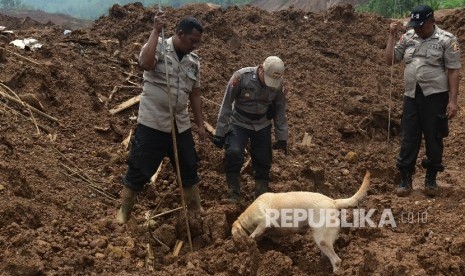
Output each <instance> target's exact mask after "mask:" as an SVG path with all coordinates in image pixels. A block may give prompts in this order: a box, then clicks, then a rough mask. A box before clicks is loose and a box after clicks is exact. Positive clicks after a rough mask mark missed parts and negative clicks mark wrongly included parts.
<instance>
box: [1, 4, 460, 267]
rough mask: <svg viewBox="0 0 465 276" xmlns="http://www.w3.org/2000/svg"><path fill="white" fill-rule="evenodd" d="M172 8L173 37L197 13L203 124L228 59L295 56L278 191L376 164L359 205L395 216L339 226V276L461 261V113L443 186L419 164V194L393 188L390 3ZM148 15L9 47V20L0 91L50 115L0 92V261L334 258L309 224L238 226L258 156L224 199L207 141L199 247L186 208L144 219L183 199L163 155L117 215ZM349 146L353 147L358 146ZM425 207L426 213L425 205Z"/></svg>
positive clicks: (338, 184) (247, 61) (325, 188)
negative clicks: (236, 237) (121, 217)
mask: <svg viewBox="0 0 465 276" xmlns="http://www.w3.org/2000/svg"><path fill="white" fill-rule="evenodd" d="M165 13H166V17H167V19H168V22H169V23H168V26H167V36H168V35H171V34H172V32H173V29H174V24H175V23H176V22H177V21H178V20H179V19H180V18H182V17H184V16H186V15H193V16H196V17H198V18H199V19H200V20H201V21H202V22H203V24H204V27H205V33H204V36H203V43H202V45H201V47H200V49H198V51H197V52H198V54H199V56H200V57H201V58H202V67H201V70H202V71H201V75H202V86H203V93H204V97H205V100H204V111H205V120H206V121H207V122H209V123H210V124H213V125H214V124H215V123H216V118H217V114H218V111H219V103H221V100H222V97H223V91H224V88H225V86H226V83H227V81H228V80H229V77H230V76H231V74H232V73H233V72H234V71H235V70H237V69H239V68H241V67H244V66H251V65H257V64H259V63H260V62H262V60H263V59H264V58H265V57H267V56H268V55H278V56H280V57H281V58H282V59H283V60H284V62H285V64H286V73H285V74H286V90H287V91H288V92H287V93H288V100H289V107H288V119H289V125H290V138H289V147H290V149H289V151H290V154H289V155H288V156H284V155H282V153H280V152H277V151H276V152H274V164H273V168H272V175H271V176H272V184H271V190H272V191H274V192H285V191H291V190H306V191H317V192H322V193H324V194H326V195H328V196H331V197H334V198H341V197H347V196H350V195H352V194H353V193H354V192H355V191H356V190H357V188H358V187H359V185H360V183H361V179H362V177H363V175H364V172H365V170H367V169H369V170H370V171H371V172H372V177H373V180H372V182H373V185H372V187H371V189H370V191H369V196H368V198H367V199H366V200H365V202H363V203H362V204H361V207H363V208H374V209H376V210H378V211H377V213H375V214H374V215H373V220H374V221H379V218H380V215H381V214H380V212H381V211H382V210H384V209H391V210H392V212H393V215H394V217H395V219H396V222H397V227H396V228H391V227H384V228H343V230H342V231H341V234H340V236H339V238H338V240H337V241H336V245H335V246H336V252H337V253H338V255H339V256H340V257H341V259H342V260H343V263H342V268H341V272H340V274H341V275H345V274H361V275H365V274H393V275H398V274H414V275H425V274H432V275H437V274H446V275H461V274H463V273H465V259H464V257H463V256H464V254H463V252H464V250H465V243H464V240H463V238H462V236H463V231H464V229H463V223H462V222H463V216H462V215H461V212H451V210H460V209H461V208H463V207H464V204H465V201H464V200H463V199H462V194H463V192H464V191H465V185H464V183H463V179H462V177H461V175H460V173H459V172H460V171H461V169H460V167H463V165H464V162H465V160H464V159H463V158H462V157H461V155H460V153H461V152H463V151H464V146H463V142H462V141H463V139H464V138H465V137H464V136H465V133H464V129H465V128H464V127H463V112H461V111H460V112H459V115H458V118H457V119H454V121H452V125H451V134H450V137H449V138H447V140H446V141H445V142H446V154H445V163H446V166H447V169H446V171H445V173H442V174H441V175H440V176H439V184H440V186H441V189H442V194H441V196H440V197H438V198H436V199H429V198H425V197H424V196H423V194H422V193H421V189H422V187H421V186H422V174H424V171H423V169H422V168H421V167H420V166H418V167H417V172H418V173H419V174H418V176H416V178H415V181H414V186H415V187H414V188H415V190H414V192H413V195H412V196H411V197H410V198H407V199H400V198H397V197H396V196H395V195H393V192H392V191H393V189H394V185H395V175H396V169H395V166H394V163H395V156H396V154H397V152H398V141H397V139H398V130H399V123H400V114H401V99H402V96H401V91H402V90H403V84H402V83H403V81H402V65H399V66H395V67H394V71H393V74H394V78H393V80H392V104H391V120H392V121H391V131H390V134H391V137H390V139H391V142H390V143H389V144H388V143H387V142H386V141H387V127H388V114H389V112H388V111H389V107H390V104H389V95H390V92H391V91H390V86H391V78H390V72H391V71H390V67H388V66H386V65H384V62H383V61H384V58H383V53H384V47H385V43H386V38H387V35H388V25H389V20H388V19H385V18H381V17H378V16H374V15H371V14H369V15H367V14H356V13H354V12H353V9H352V7H351V6H339V7H334V8H333V9H331V10H330V11H328V12H327V13H324V14H313V13H306V12H304V11H297V10H294V9H290V10H282V11H279V12H274V13H269V12H266V11H263V10H260V9H257V8H254V7H250V6H247V7H244V8H241V9H240V8H237V7H230V8H227V9H209V8H207V7H206V6H205V5H190V6H186V7H183V8H181V9H177V10H175V9H170V8H167V9H166V10H165ZM463 13H464V11H463V10H460V11H457V13H455V14H452V15H451V16H450V17H447V18H445V19H444V21H443V22H442V24H444V26H447V27H448V30H449V31H451V32H453V33H456V34H457V33H459V32H463V29H462V28H463V24H461V23H457V22H460V21H461V20H462V19H463V18H464V16H463ZM153 14H154V10H152V9H148V8H144V7H142V6H141V5H140V4H131V5H126V6H118V5H115V6H113V7H112V9H111V10H110V13H109V16H107V17H101V18H100V19H98V20H97V21H95V22H94V24H93V25H92V26H91V27H89V28H83V29H78V30H75V31H73V32H72V33H71V34H69V35H64V34H63V31H62V28H61V27H59V26H55V25H33V26H29V27H28V28H24V29H23V28H18V29H21V30H20V31H19V32H17V33H16V34H15V37H14V38H24V37H30V36H32V37H35V38H37V39H38V40H39V41H40V42H41V43H43V47H42V49H40V50H36V51H23V50H19V49H14V48H13V46H12V45H9V44H8V42H9V41H10V39H13V37H5V36H4V35H2V39H0V68H1V70H0V91H1V92H2V93H3V94H5V93H7V94H8V95H10V98H15V96H14V95H13V93H12V92H11V91H10V89H11V90H12V91H14V92H15V93H16V94H18V96H20V97H22V98H24V99H31V97H32V98H34V99H36V100H37V101H38V102H39V103H40V104H36V106H37V107H40V109H41V110H42V111H43V112H44V113H46V114H48V115H49V116H44V115H40V114H39V113H33V114H34V119H35V122H36V123H37V127H38V128H39V130H40V134H38V132H37V129H36V127H35V124H34V122H33V121H32V120H31V116H30V113H29V111H28V110H27V109H24V108H23V107H22V106H21V105H18V104H15V103H12V102H11V100H5V96H0V113H1V116H0V198H1V200H0V251H1V253H2V254H0V270H1V271H2V272H4V273H6V274H7V275H43V274H60V275H70V274H73V275H90V274H99V275H114V274H122V275H123V274H145V273H148V272H147V271H151V270H153V271H154V272H153V273H154V274H156V275H173V274H175V275H184V274H190V275H205V274H223V275H229V274H243V275H277V274H279V275H281V274H282V275H327V274H329V273H331V271H332V269H331V265H330V263H329V261H328V260H327V259H326V258H324V257H321V255H320V252H319V250H318V248H317V246H316V245H315V244H314V243H313V241H312V239H311V238H310V237H309V236H307V235H292V236H289V237H285V238H282V239H281V240H280V241H274V240H271V239H267V238H264V239H263V240H262V241H259V242H252V241H245V242H237V241H233V240H232V239H231V237H230V227H231V224H232V222H233V221H234V220H235V219H236V218H237V216H238V215H239V214H240V213H241V212H242V211H243V210H244V208H245V207H246V206H247V205H248V204H249V203H250V202H251V201H252V200H253V198H252V195H253V192H252V190H253V178H252V176H251V175H250V172H249V170H246V171H245V173H244V174H243V176H242V183H243V185H242V191H243V194H244V203H243V204H242V205H241V206H237V207H235V206H230V205H222V204H220V200H221V199H222V198H224V197H225V193H226V185H225V180H224V176H223V174H222V162H223V152H222V151H220V150H218V149H216V148H215V147H214V146H213V144H210V143H208V144H207V145H205V147H204V148H199V155H200V158H201V163H200V176H201V184H200V186H201V192H202V199H203V205H204V208H205V209H206V213H205V214H204V215H203V216H202V217H192V218H190V225H191V231H192V236H193V246H194V248H195V252H194V253H188V251H189V249H188V248H189V247H188V246H187V245H186V242H187V240H186V237H185V236H186V234H185V231H184V228H183V227H184V226H185V224H184V223H183V222H184V221H183V219H182V216H181V215H179V213H171V214H168V215H164V216H161V217H158V218H156V219H153V220H147V219H146V218H147V217H150V216H152V215H154V214H158V213H161V212H165V211H169V210H172V209H174V208H177V207H178V206H179V201H180V200H179V192H178V188H177V185H176V184H175V177H174V175H173V173H172V168H171V165H169V162H167V164H166V165H164V166H163V168H162V170H161V173H160V175H159V177H158V179H157V180H156V183H155V184H153V185H148V186H147V187H146V189H145V190H144V191H143V192H142V193H141V194H140V195H139V197H138V204H137V206H136V208H135V211H134V216H135V219H133V220H131V221H130V223H128V225H124V226H120V225H117V224H116V223H115V219H114V215H115V212H116V209H117V207H118V202H119V192H120V190H121V187H122V186H121V185H122V184H121V183H122V181H121V177H122V175H123V174H124V173H125V171H126V165H125V160H126V158H127V153H128V152H127V148H125V147H124V146H123V145H121V142H122V141H123V140H124V139H125V138H126V137H128V135H129V134H130V131H131V130H133V129H134V128H135V126H136V123H135V120H134V118H135V116H136V115H137V106H132V107H130V108H128V109H125V110H124V111H122V112H119V113H117V114H116V115H111V114H110V113H109V110H110V109H112V108H114V107H115V106H117V105H118V104H120V103H121V102H123V101H126V100H128V99H130V98H132V97H134V96H137V95H138V94H139V93H140V91H141V90H140V87H139V85H140V82H141V75H142V71H141V70H140V68H138V66H137V63H136V60H137V59H136V57H137V55H138V53H139V50H140V47H141V46H142V45H143V43H145V41H146V39H147V38H148V36H149V34H150V31H151V26H152V22H151V19H152V17H153ZM461 43H462V44H463V43H464V41H463V38H461ZM462 62H463V60H462ZM461 86H462V87H465V86H464V81H463V79H462V81H461ZM25 95H28V96H27V97H26V96H25ZM460 105H463V97H462V98H460ZM194 131H195V129H194ZM305 134H306V135H307V136H310V137H311V142H310V143H309V145H303V144H302V143H301V142H302V139H303V137H304V135H305ZM350 151H352V152H355V153H356V156H357V158H352V159H349V158H347V157H346V156H347V154H348V152H350ZM425 213H426V214H427V218H426V219H425V217H424V216H420V215H422V214H425ZM155 238H156V239H155ZM157 239H158V240H160V241H161V242H162V243H163V245H162V243H159V242H157ZM176 240H183V241H184V246H183V247H182V248H181V251H180V255H179V256H178V257H174V256H173V255H172V250H173V247H174V246H175V245H176ZM148 245H150V246H148ZM148 248H149V249H150V250H148ZM150 273H152V272H150Z"/></svg>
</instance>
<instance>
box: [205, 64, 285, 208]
mask: <svg viewBox="0 0 465 276" xmlns="http://www.w3.org/2000/svg"><path fill="white" fill-rule="evenodd" d="M283 73H284V63H283V61H282V60H281V59H280V58H279V57H276V56H270V57H267V58H266V59H265V61H264V62H263V64H261V65H259V66H256V67H246V68H242V69H240V70H238V71H236V72H235V73H234V74H233V76H232V77H231V79H230V80H229V83H228V86H227V88H226V92H225V95H224V98H223V103H222V105H221V109H220V113H219V116H218V122H217V124H216V132H215V137H214V139H213V141H214V143H215V145H216V146H218V147H220V148H222V147H223V146H224V147H225V150H226V152H225V154H226V163H225V173H226V182H227V184H228V198H229V201H230V202H232V203H237V202H238V201H239V199H240V171H241V168H242V165H243V163H244V152H245V147H246V145H247V143H248V141H249V139H250V143H251V146H250V154H251V157H252V167H253V170H254V173H255V175H254V178H255V197H258V196H260V195H261V194H263V193H265V192H267V191H268V184H269V181H270V169H271V160H272V152H271V149H272V145H271V121H272V120H273V121H274V126H275V136H276V140H277V142H276V144H275V145H274V148H275V149H281V150H283V151H284V152H285V154H287V139H288V125H287V118H286V113H285V112H286V95H285V94H284V91H283Z"/></svg>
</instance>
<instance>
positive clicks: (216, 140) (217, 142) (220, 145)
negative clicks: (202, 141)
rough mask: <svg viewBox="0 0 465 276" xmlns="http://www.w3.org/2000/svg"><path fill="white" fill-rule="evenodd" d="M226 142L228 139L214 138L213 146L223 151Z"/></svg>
mask: <svg viewBox="0 0 465 276" xmlns="http://www.w3.org/2000/svg"><path fill="white" fill-rule="evenodd" d="M225 140H226V137H221V136H217V135H215V136H213V144H215V146H217V147H218V148H220V149H222V148H223V146H224V141H225Z"/></svg>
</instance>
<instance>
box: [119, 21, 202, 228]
mask: <svg viewBox="0 0 465 276" xmlns="http://www.w3.org/2000/svg"><path fill="white" fill-rule="evenodd" d="M164 26H165V22H164V16H163V13H162V12H159V13H158V14H157V15H156V16H155V17H154V25H153V30H152V32H151V34H150V37H149V39H148V41H147V43H146V44H145V45H144V46H143V47H142V50H141V53H140V56H139V63H140V66H141V67H142V68H143V69H144V70H145V71H144V76H143V77H144V82H143V90H142V94H141V97H140V104H139V114H138V118H137V123H138V125H137V129H136V132H135V136H134V138H133V140H132V143H131V152H130V154H129V160H128V171H127V173H126V176H125V177H124V179H123V181H124V188H123V192H122V204H121V207H120V209H119V211H118V214H117V220H118V221H119V222H120V223H125V222H127V221H128V219H129V217H130V212H131V210H132V208H133V205H134V203H135V200H136V193H137V192H140V191H141V190H142V189H143V187H144V185H145V184H146V183H147V182H148V181H149V180H150V177H151V176H152V175H153V174H154V173H155V171H156V169H157V168H158V166H159V165H160V163H161V161H162V159H163V158H164V157H165V156H168V157H169V158H170V160H171V163H172V164H173V167H175V164H174V149H173V141H172V135H171V130H172V129H171V118H170V104H171V107H172V110H173V114H174V127H175V128H176V141H177V147H178V154H179V165H180V171H181V180H182V184H183V194H184V199H185V202H186V204H187V206H188V208H191V209H197V210H198V209H201V205H200V195H199V191H198V187H197V185H196V184H197V183H198V182H199V177H198V174H197V163H198V158H197V153H196V151H195V145H194V140H193V136H192V132H191V123H190V118H189V112H188V108H187V107H188V102H190V106H191V108H192V113H193V115H194V121H195V123H196V124H197V126H198V129H199V133H198V134H199V136H200V139H201V141H204V140H205V138H206V132H205V128H204V125H203V116H202V100H201V97H200V62H199V57H198V56H197V55H195V54H194V53H192V51H193V50H194V49H196V48H197V47H198V45H199V43H200V40H201V36H202V32H203V28H202V26H201V25H200V23H199V22H198V21H197V20H196V19H195V18H192V17H188V18H185V19H183V20H182V21H181V22H179V24H178V25H177V27H176V33H175V35H174V36H172V37H170V38H169V39H167V40H166V41H165V45H164V48H165V49H164V50H165V51H163V45H162V39H161V38H160V37H159V35H160V33H161V31H162V28H163V27H164ZM165 60H166V65H165ZM167 72H168V79H166V73H167ZM168 84H169V85H170V93H171V103H170V102H169V98H168V89H167V87H168Z"/></svg>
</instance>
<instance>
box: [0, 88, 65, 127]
mask: <svg viewBox="0 0 465 276" xmlns="http://www.w3.org/2000/svg"><path fill="white" fill-rule="evenodd" d="M0 96H2V97H3V98H5V99H7V100H9V101H11V102H14V103H17V104H21V105H23V103H22V101H20V100H18V99H16V98H13V97H11V96H10V95H8V94H6V93H4V92H2V91H0ZM24 105H26V106H28V108H30V109H31V111H33V112H34V113H36V114H39V115H41V116H42V117H45V118H47V119H49V120H50V121H53V122H56V123H58V119H57V118H55V117H52V116H50V115H48V114H46V113H44V112H42V111H40V110H38V109H37V108H35V107H33V106H30V105H29V104H27V103H24Z"/></svg>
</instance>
